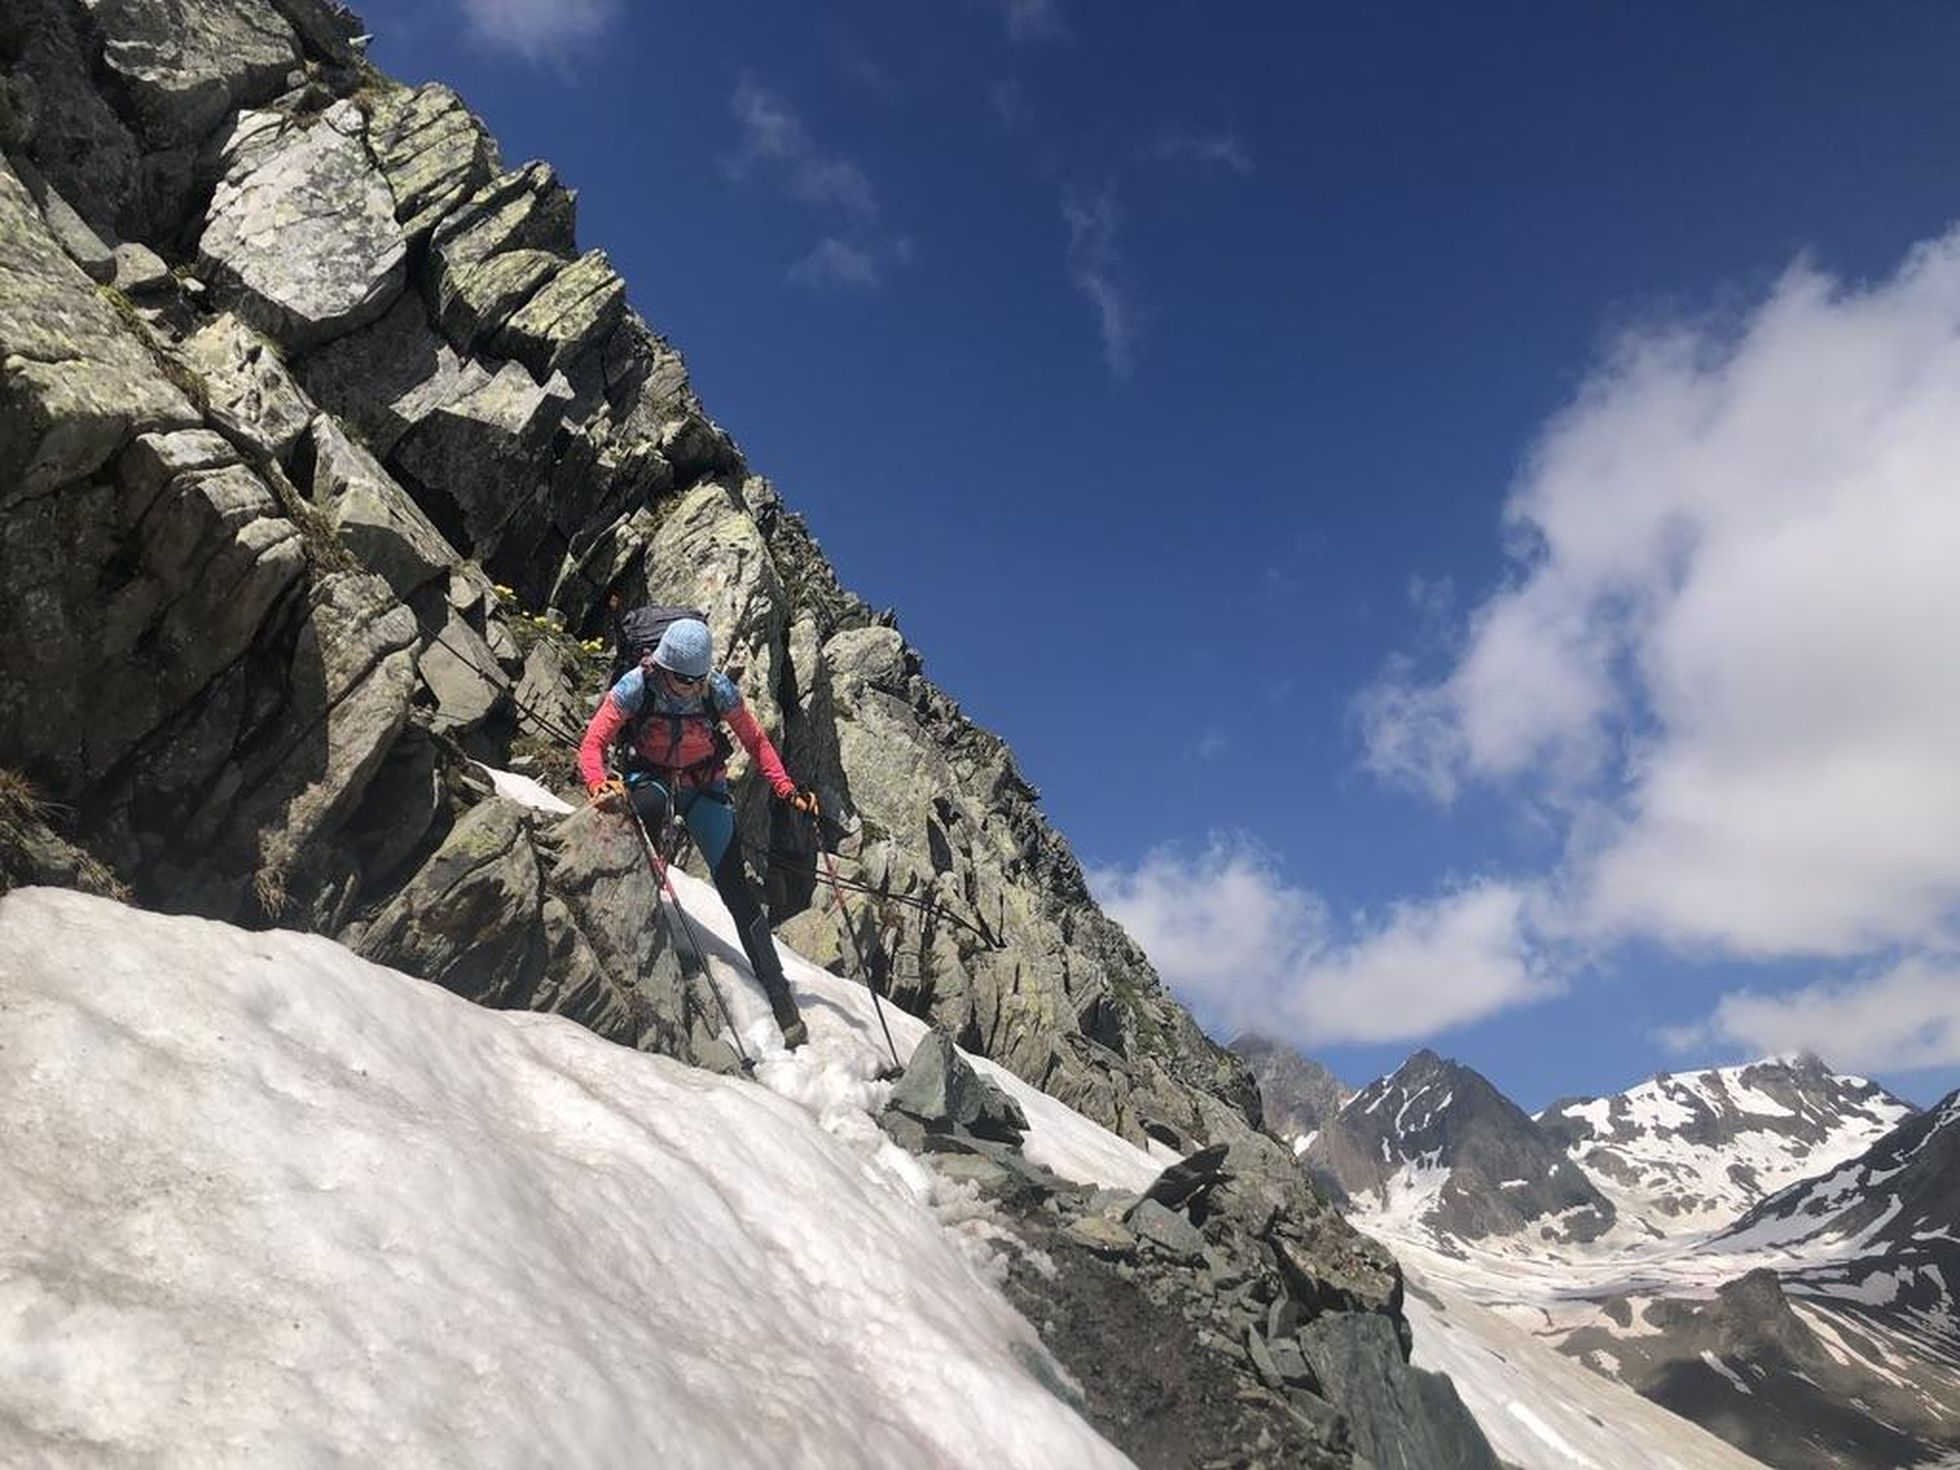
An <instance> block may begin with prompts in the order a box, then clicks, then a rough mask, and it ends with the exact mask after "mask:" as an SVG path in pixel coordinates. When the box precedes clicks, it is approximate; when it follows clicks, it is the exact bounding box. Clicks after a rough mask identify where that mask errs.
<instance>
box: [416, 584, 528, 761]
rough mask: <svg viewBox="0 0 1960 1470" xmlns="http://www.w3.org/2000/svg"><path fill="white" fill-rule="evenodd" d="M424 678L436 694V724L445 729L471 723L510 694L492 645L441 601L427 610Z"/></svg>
mask: <svg viewBox="0 0 1960 1470" xmlns="http://www.w3.org/2000/svg"><path fill="white" fill-rule="evenodd" d="M424 632H425V634H426V638H425V641H424V642H423V644H422V658H421V669H422V683H423V684H424V686H425V687H426V688H427V689H428V690H429V692H430V694H431V695H432V696H433V697H434V699H435V709H436V713H435V728H436V730H437V731H438V732H441V733H446V734H462V733H464V732H466V731H469V730H473V729H475V728H476V727H477V726H478V725H480V724H482V723H483V722H484V721H485V720H486V719H488V718H489V717H490V715H491V714H492V712H494V711H495V710H496V708H497V707H498V706H499V705H500V704H502V703H503V702H504V701H505V700H506V699H508V698H509V697H510V679H509V676H508V675H506V674H505V673H504V671H503V669H502V668H501V667H500V666H499V665H498V663H497V656H496V655H495V654H494V653H492V652H491V651H490V645H489V644H488V643H486V642H484V640H483V637H482V635H481V634H479V633H478V632H477V631H476V629H475V628H472V627H471V626H470V625H469V623H468V621H467V620H465V619H464V618H463V617H461V616H460V615H458V614H457V613H456V612H455V610H454V609H452V608H451V607H450V606H449V605H448V603H447V602H446V601H445V602H444V603H442V604H441V606H440V608H438V609H436V610H435V612H434V614H433V615H425V618H424Z"/></svg>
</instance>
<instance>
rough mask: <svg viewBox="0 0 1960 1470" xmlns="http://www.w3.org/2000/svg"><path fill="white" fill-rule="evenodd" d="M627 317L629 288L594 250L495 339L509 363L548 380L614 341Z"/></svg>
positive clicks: (602, 253)
mask: <svg viewBox="0 0 1960 1470" xmlns="http://www.w3.org/2000/svg"><path fill="white" fill-rule="evenodd" d="M625 313H626V283H625V282H624V281H622V280H620V278H619V276H618V274H617V273H616V272H615V271H614V270H613V268H612V262H611V261H610V260H609V259H607V257H606V253H605V251H603V250H594V251H591V252H589V253H588V254H586V255H584V256H581V257H580V258H579V259H578V260H575V261H573V262H572V263H571V264H570V265H567V266H565V267H564V268H563V269H562V270H559V271H557V272H556V273H555V274H553V275H551V276H550V278H549V279H548V280H546V281H544V283H543V285H542V287H541V288H540V289H539V290H538V291H537V294H536V295H534V296H532V297H531V298H530V299H529V300H528V301H526V302H525V303H524V304H523V305H522V306H521V307H519V308H518V309H517V310H516V311H515V312H513V313H511V314H510V316H509V319H508V320H506V321H505V322H504V324H503V326H502V327H501V328H499V329H498V330H497V331H496V333H495V334H494V336H493V338H492V344H493V345H494V346H495V347H496V349H497V350H498V351H499V352H502V353H503V354H504V355H505V356H507V357H514V358H516V359H517V360H518V361H519V362H521V363H523V364H524V365H525V366H526V367H528V368H530V370H531V373H532V376H534V377H536V378H538V379H540V380H543V379H545V378H548V377H550V376H551V374H553V373H555V372H560V371H570V370H571V369H572V366H573V364H574V363H575V362H576V361H577V360H578V359H579V358H581V357H583V356H585V355H586V354H587V353H590V352H593V351H595V350H596V349H597V348H599V347H600V346H601V345H602V344H604V343H605V342H607V341H608V340H610V339H611V337H612V334H613V332H614V331H615V330H616V329H617V328H618V326H619V323H620V321H621V319H622V318H623V317H624V316H625Z"/></svg>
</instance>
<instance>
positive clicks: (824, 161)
mask: <svg viewBox="0 0 1960 1470" xmlns="http://www.w3.org/2000/svg"><path fill="white" fill-rule="evenodd" d="M729 106H730V108H731V109H732V110H733V112H734V114H735V120H736V121H737V122H738V123H740V124H741V128H742V143H741V148H740V150H739V151H738V152H737V153H736V154H735V156H734V157H733V158H732V159H730V160H729V161H728V170H729V172H730V174H732V175H733V176H734V177H736V178H746V177H748V175H749V174H750V173H751V172H752V171H753V170H754V169H755V168H756V166H757V165H762V166H763V167H764V168H765V169H767V170H768V172H769V173H770V174H771V176H773V177H774V178H775V179H776V180H777V181H778V182H779V183H780V185H781V187H782V188H783V190H784V192H785V193H787V194H788V195H789V196H790V197H791V198H794V199H797V200H800V201H801V202H803V203H804V204H808V205H811V206H813V207H814V208H816V209H818V210H823V211H830V212H834V213H836V214H841V215H844V216H847V217H849V218H851V219H854V220H857V221H860V222H864V223H870V222H873V221H875V220H876V219H877V217H878V198H877V191H876V190H874V189H873V188H872V185H871V178H870V176H869V175H868V174H866V173H865V171H864V170H863V169H862V168H861V167H859V166H858V165H857V164H856V163H854V162H853V161H851V160H850V159H848V158H844V157H840V156H839V155H837V154H834V153H831V152H828V151H827V150H825V149H823V148H820V147H819V146H818V145H817V143H816V140H815V139H813V138H812V137H811V135H810V130H809V129H808V128H807V127H806V126H805V125H804V123H803V119H802V117H801V116H800V115H799V114H798V113H797V111H796V109H795V108H794V107H793V106H792V105H791V104H790V102H789V100H788V99H787V98H785V97H784V96H782V95H781V94H780V93H778V92H772V91H770V90H769V89H768V88H767V87H764V86H762V85H761V84H760V83H758V82H756V81H754V80H753V79H752V78H749V77H744V78H742V80H741V81H740V82H738V83H737V84H736V86H735V95H734V96H733V97H732V98H730V100H729Z"/></svg>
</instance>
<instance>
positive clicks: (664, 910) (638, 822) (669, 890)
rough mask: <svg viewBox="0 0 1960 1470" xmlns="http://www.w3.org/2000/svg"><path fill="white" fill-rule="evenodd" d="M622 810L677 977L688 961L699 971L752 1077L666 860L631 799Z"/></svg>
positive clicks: (747, 1057) (751, 1068) (749, 1059)
mask: <svg viewBox="0 0 1960 1470" xmlns="http://www.w3.org/2000/svg"><path fill="white" fill-rule="evenodd" d="M626 810H627V813H628V815H630V816H631V817H632V818H633V829H634V830H635V831H636V832H638V833H639V834H640V846H641V848H642V849H643V850H644V851H645V852H646V855H647V866H648V867H649V868H651V869H652V870H653V876H654V878H655V880H656V881H657V882H658V883H659V885H660V893H656V894H655V895H654V900H653V903H654V908H655V909H656V910H657V911H658V912H659V914H660V918H661V922H662V923H663V924H666V925H667V940H668V942H669V943H670V944H672V945H673V946H674V953H675V954H676V955H678V956H679V957H680V966H681V974H682V976H683V978H685V977H686V975H687V972H688V967H689V961H690V960H691V961H692V962H693V965H694V967H695V968H696V969H698V970H699V972H700V974H701V978H702V979H704V980H706V981H707V982H708V993H709V994H710V995H712V996H714V998H715V1005H716V1007H717V1008H718V1009H719V1010H720V1011H721V1019H722V1020H723V1021H724V1022H725V1023H726V1024H727V1026H728V1036H729V1040H731V1041H732V1042H734V1043H735V1055H736V1056H737V1057H738V1058H740V1059H741V1063H742V1070H743V1071H744V1072H748V1073H753V1072H754V1071H755V1059H754V1058H753V1057H751V1056H750V1055H749V1052H748V1048H747V1047H745V1046H743V1045H742V1033H741V1031H740V1029H738V1028H737V1026H736V1025H735V1017H734V1016H733V1015H732V1014H730V1012H729V1009H728V998H727V997H726V996H724V995H723V994H722V993H721V986H720V985H719V984H718V983H717V982H716V980H715V974H714V971H713V970H711V969H710V968H709V967H708V952H707V951H706V950H705V949H703V948H702V947H701V937H700V936H699V935H698V934H696V933H695V932H694V925H693V924H691V923H689V922H688V917H687V910H685V909H683V908H682V907H681V899H680V895H679V894H678V893H676V892H675V891H674V880H673V879H672V878H671V877H669V876H668V873H667V860H666V859H665V858H663V857H661V855H660V848H659V847H658V846H657V845H656V844H655V842H654V840H653V834H652V833H651V832H649V831H647V824H646V821H645V819H644V818H642V817H641V816H640V809H639V808H638V807H637V806H635V805H634V804H633V802H632V800H631V798H628V799H627V801H626ZM661 893H664V894H665V895H666V896H667V904H663V903H662V902H661V901H660V894H661ZM668 904H671V905H672V906H673V909H672V912H673V918H677V919H678V920H679V921H680V925H681V928H682V929H684V930H685V931H686V933H687V948H686V949H683V948H682V947H681V944H680V940H679V936H678V935H676V934H675V932H674V927H673V918H669V916H668V907H667V905H668Z"/></svg>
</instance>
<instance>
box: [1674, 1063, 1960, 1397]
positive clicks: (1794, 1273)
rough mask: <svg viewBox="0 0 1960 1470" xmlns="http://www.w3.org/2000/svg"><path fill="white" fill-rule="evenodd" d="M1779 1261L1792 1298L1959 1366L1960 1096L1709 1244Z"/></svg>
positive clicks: (1760, 1208) (1769, 1202) (1776, 1198)
mask: <svg viewBox="0 0 1960 1470" xmlns="http://www.w3.org/2000/svg"><path fill="white" fill-rule="evenodd" d="M1707 1249H1708V1250H1709V1251H1711V1252H1734V1253H1736V1254H1738V1255H1747V1256H1749V1257H1752V1258H1759V1257H1762V1256H1764V1255H1771V1256H1773V1257H1776V1258H1780V1259H1782V1260H1784V1261H1787V1263H1788V1264H1787V1265H1785V1266H1781V1267H1779V1275H1780V1276H1781V1277H1782V1279H1783V1283H1784V1286H1785V1289H1786V1290H1788V1291H1789V1292H1791V1293H1792V1294H1793V1295H1796V1296H1800V1297H1804V1298H1807V1299H1810V1300H1812V1301H1815V1302H1818V1303H1820V1304H1822V1303H1828V1304H1830V1305H1831V1306H1833V1307H1835V1308H1837V1309H1838V1310H1840V1311H1841V1312H1843V1313H1844V1314H1846V1315H1848V1316H1850V1317H1853V1318H1857V1319H1861V1320H1862V1322H1863V1324H1864V1325H1865V1326H1866V1327H1867V1328H1868V1329H1869V1330H1872V1331H1884V1332H1889V1333H1893V1334H1899V1335H1903V1336H1905V1337H1908V1338H1911V1339H1912V1340H1914V1341H1916V1342H1918V1343H1919V1344H1921V1345H1922V1346H1923V1347H1925V1348H1926V1349H1928V1350H1929V1351H1932V1352H1935V1353H1944V1354H1946V1355H1948V1356H1950V1357H1952V1358H1953V1359H1954V1360H1955V1361H1956V1362H1957V1363H1960V1305H1957V1304H1960V1296H1957V1295H1956V1293H1960V1092H1955V1093H1949V1094H1948V1095H1947V1096H1946V1097H1945V1098H1944V1099H1942V1100H1941V1101H1940V1103H1939V1104H1938V1105H1937V1106H1935V1107H1934V1108H1932V1109H1931V1110H1929V1111H1927V1112H1925V1113H1919V1114H1917V1115H1916V1116H1913V1117H1910V1118H1908V1119H1907V1120H1906V1121H1905V1122H1904V1123H1902V1124H1901V1125H1900V1126H1899V1127H1898V1128H1896V1129H1894V1130H1893V1131H1892V1132H1890V1133H1888V1134H1886V1135H1885V1136H1884V1137H1883V1138H1881V1139H1879V1141H1878V1142H1877V1143H1875V1144H1873V1145H1872V1146H1871V1147H1870V1148H1869V1149H1867V1150H1866V1151H1865V1152H1863V1153H1861V1154H1860V1155H1858V1156H1857V1157H1856V1158H1854V1159H1850V1160H1848V1161H1846V1162H1845V1163H1843V1164H1841V1165H1839V1166H1838V1167H1837V1168H1835V1169H1832V1170H1830V1171H1829V1172H1828V1173H1825V1174H1821V1175H1819V1176H1817V1177H1816V1178H1812V1179H1805V1180H1802V1181H1800V1182H1798V1183H1796V1184H1793V1185H1791V1186H1790V1187H1789V1188H1787V1189H1785V1190H1783V1191H1782V1192H1781V1193H1779V1194H1776V1195H1773V1196H1771V1197H1770V1198H1769V1199H1766V1200H1764V1201H1763V1202H1762V1203H1761V1204H1758V1205H1757V1206H1756V1207H1755V1208H1754V1209H1752V1210H1750V1211H1749V1212H1748V1213H1747V1214H1746V1215H1744V1216H1743V1217H1742V1218H1741V1219H1740V1220H1738V1221H1736V1222H1735V1224H1734V1225H1732V1226H1730V1227H1729V1228H1728V1229H1727V1230H1724V1231H1723V1232H1721V1233H1720V1234H1719V1235H1717V1236H1716V1237H1715V1238H1714V1239H1713V1240H1712V1241H1710V1242H1709V1243H1708V1246H1707Z"/></svg>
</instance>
